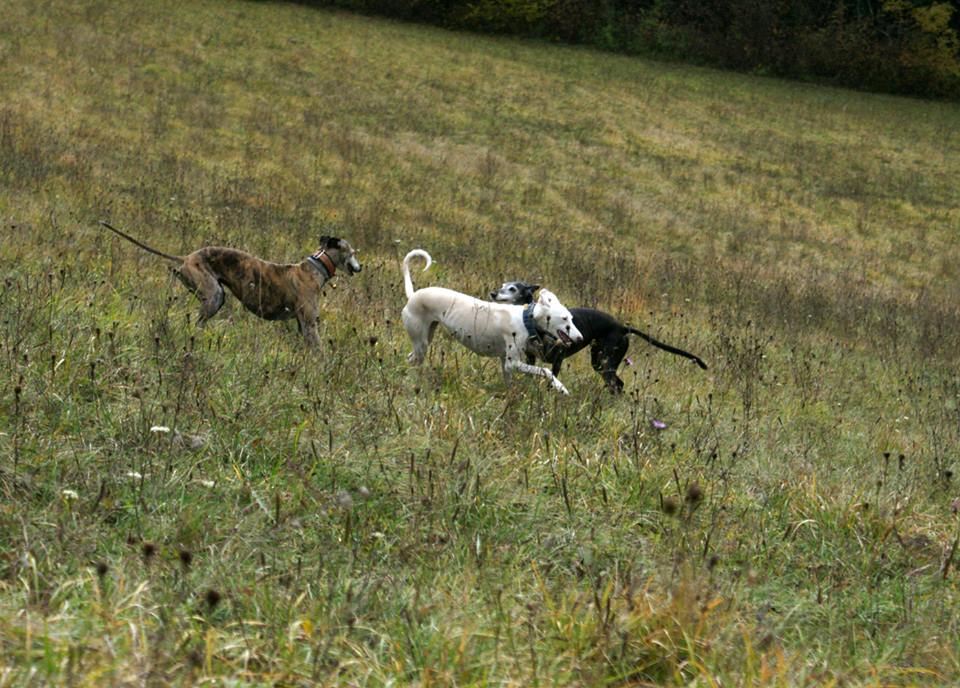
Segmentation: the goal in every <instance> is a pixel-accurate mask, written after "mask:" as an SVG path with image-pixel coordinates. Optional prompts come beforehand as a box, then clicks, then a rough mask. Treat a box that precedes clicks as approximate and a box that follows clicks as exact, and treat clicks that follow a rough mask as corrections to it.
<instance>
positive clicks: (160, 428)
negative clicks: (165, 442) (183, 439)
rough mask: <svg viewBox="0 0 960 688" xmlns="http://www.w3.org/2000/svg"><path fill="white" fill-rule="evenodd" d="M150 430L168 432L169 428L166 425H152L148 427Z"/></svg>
mask: <svg viewBox="0 0 960 688" xmlns="http://www.w3.org/2000/svg"><path fill="white" fill-rule="evenodd" d="M150 432H170V428H168V427H167V426H166V425H154V426H153V427H152V428H150Z"/></svg>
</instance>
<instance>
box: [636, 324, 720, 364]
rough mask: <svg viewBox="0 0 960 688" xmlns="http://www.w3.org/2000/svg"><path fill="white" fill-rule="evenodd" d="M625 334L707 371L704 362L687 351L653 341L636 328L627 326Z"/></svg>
mask: <svg viewBox="0 0 960 688" xmlns="http://www.w3.org/2000/svg"><path fill="white" fill-rule="evenodd" d="M627 332H629V333H630V334H635V335H637V336H638V337H640V338H641V339H643V340H644V341H646V342H649V343H650V344H653V345H654V346H655V347H657V348H658V349H663V350H664V351H669V352H670V353H672V354H676V355H677V356H683V357H684V358H689V359H690V360H692V361H695V362H696V364H697V365H698V366H700V367H701V368H702V369H703V370H706V369H707V364H706V363H704V362H703V361H702V360H701V359H700V357H699V356H694V355H693V354H692V353H690V352H689V351H684V350H683V349H678V348H676V347H674V346H670V345H669V344H664V343H663V342H658V341H657V340H656V339H654V338H653V337H651V336H650V335H648V334H647V333H646V332H641V331H640V330H638V329H636V328H633V327H629V326H627Z"/></svg>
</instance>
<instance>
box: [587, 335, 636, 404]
mask: <svg viewBox="0 0 960 688" xmlns="http://www.w3.org/2000/svg"><path fill="white" fill-rule="evenodd" d="M629 345H630V343H629V342H628V341H627V338H626V337H616V338H610V339H606V340H604V342H603V343H602V344H601V343H600V342H597V341H594V342H593V344H591V345H590V363H591V364H592V365H593V369H594V370H596V371H597V372H598V373H600V376H601V377H602V378H603V380H604V382H606V383H607V387H609V388H610V391H611V392H613V393H614V394H616V393H618V392H622V391H623V380H621V379H620V378H619V377H618V376H617V368H619V367H620V362H621V361H623V357H624V356H626V355H627V347H628V346H629Z"/></svg>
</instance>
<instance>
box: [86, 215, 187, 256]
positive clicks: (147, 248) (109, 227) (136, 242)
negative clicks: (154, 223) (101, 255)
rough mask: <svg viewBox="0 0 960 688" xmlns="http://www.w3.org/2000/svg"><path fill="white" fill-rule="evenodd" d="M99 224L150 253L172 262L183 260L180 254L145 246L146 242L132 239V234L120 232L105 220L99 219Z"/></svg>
mask: <svg viewBox="0 0 960 688" xmlns="http://www.w3.org/2000/svg"><path fill="white" fill-rule="evenodd" d="M100 224H102V225H103V226H104V227H106V228H107V229H109V230H110V231H111V232H115V233H116V234H119V235H120V236H122V237H123V238H124V239H126V240H127V241H129V242H130V243H133V244H136V245H137V246H139V247H140V248H142V249H143V250H144V251H149V252H150V253H152V254H153V255H155V256H160V257H161V258H166V259H167V260H172V261H173V262H174V263H182V262H183V258H182V257H181V256H172V255H170V254H169V253H164V252H163V251H158V250H157V249H155V248H150V247H149V246H147V245H146V244H144V243H141V242H139V241H137V240H136V239H134V238H133V237H132V236H130V235H129V234H127V233H126V232H121V231H120V230H119V229H117V228H116V227H114V226H112V225H111V224H110V223H109V222H107V221H106V220H100Z"/></svg>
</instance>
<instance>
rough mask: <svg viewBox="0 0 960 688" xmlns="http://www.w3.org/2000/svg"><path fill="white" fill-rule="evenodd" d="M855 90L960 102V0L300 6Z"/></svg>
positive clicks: (364, 0) (551, 0)
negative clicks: (581, 46) (394, 18)
mask: <svg viewBox="0 0 960 688" xmlns="http://www.w3.org/2000/svg"><path fill="white" fill-rule="evenodd" d="M308 2H310V4H318V5H332V6H337V7H342V8H346V9H350V10H354V11H360V12H364V13H370V14H381V15H387V16H391V17H396V18H400V19H407V20H413V21H422V22H429V23H433V24H438V25H441V26H445V27H449V28H461V29H470V30H479V31H488V32H498V33H510V34H518V35H523V36H531V37H538V38H543V39H548V40H557V41H563V42H569V43H580V44H587V45H592V46H595V47H598V48H602V49H604V50H610V51H615V52H623V53H629V54H635V55H648V56H655V57H660V58H667V59H676V60H682V61H688V62H694V63H698V64H704V65H713V66H718V67H723V68H732V69H737V70H741V71H747V72H753V73H759V74H769V75H777V76H786V77H792V78H800V79H815V80H818V81H823V82H828V83H833V84H836V85H840V86H847V87H852V88H858V89H865V90H873V91H885V92H891V93H902V94H911V95H919V96H928V97H946V98H957V97H958V96H960V40H958V31H960V11H958V10H960V0H950V1H943V0H941V1H931V0H713V1H708V0H308Z"/></svg>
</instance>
